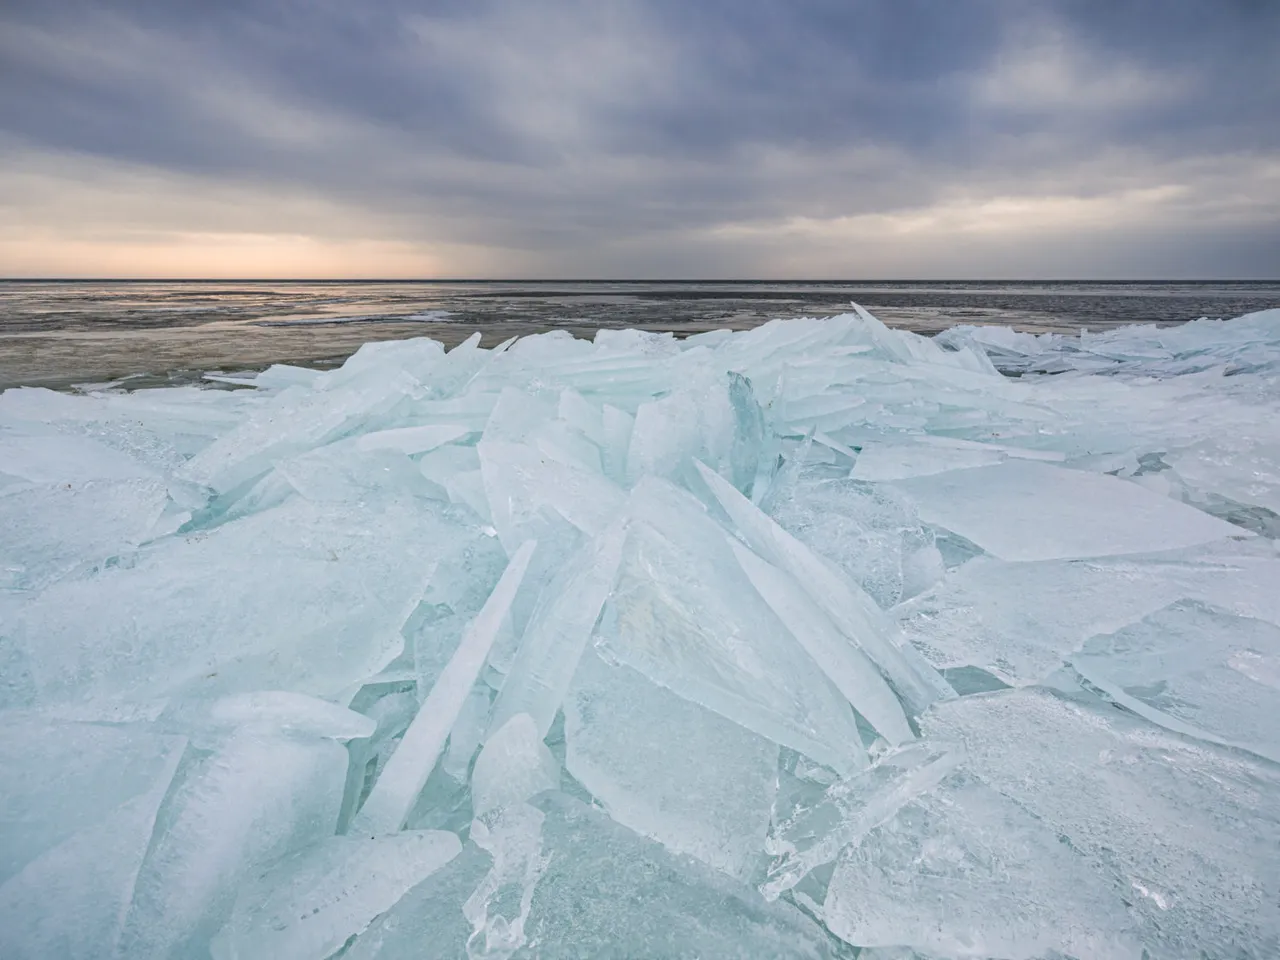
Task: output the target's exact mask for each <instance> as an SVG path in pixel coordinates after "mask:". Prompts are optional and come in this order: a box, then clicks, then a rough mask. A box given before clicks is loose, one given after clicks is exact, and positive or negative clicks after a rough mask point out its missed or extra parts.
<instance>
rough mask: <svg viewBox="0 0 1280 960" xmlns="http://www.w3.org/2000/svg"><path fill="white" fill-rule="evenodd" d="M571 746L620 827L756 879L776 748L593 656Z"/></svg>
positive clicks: (572, 718)
mask: <svg viewBox="0 0 1280 960" xmlns="http://www.w3.org/2000/svg"><path fill="white" fill-rule="evenodd" d="M565 739H566V742H567V749H566V754H565V763H566V767H567V769H568V771H569V773H571V774H572V775H573V776H574V777H575V778H576V779H577V780H578V782H579V783H581V784H582V785H583V786H584V787H586V788H587V790H589V791H590V792H591V793H592V795H593V796H595V798H596V799H597V800H598V801H599V802H600V803H601V804H602V805H603V806H604V808H605V810H606V811H608V813H609V815H610V816H611V817H612V818H613V819H614V820H616V821H618V823H621V824H622V825H623V826H626V827H630V828H631V829H632V830H634V831H635V832H636V833H639V834H641V835H642V836H646V837H650V838H652V839H654V840H657V841H659V842H660V843H662V844H663V845H664V846H666V847H667V848H668V849H670V850H672V851H674V852H676V853H685V854H688V855H690V856H692V857H695V858H697V859H698V860H701V861H702V862H703V863H706V864H709V865H710V866H712V867H715V868H716V869H717V870H721V871H723V872H725V873H727V874H729V875H730V876H735V877H738V878H740V879H744V880H746V879H749V878H750V876H751V874H752V873H753V871H754V870H755V868H756V865H757V862H758V861H759V860H760V858H761V857H762V855H763V853H764V838H765V832H766V830H767V829H768V826H769V817H770V812H771V807H772V803H773V795H774V791H775V790H776V788H777V777H778V746H777V744H775V743H772V742H770V741H768V740H765V739H763V738H762V737H759V736H757V735H755V734H753V733H751V732H750V731H748V730H746V729H744V728H743V727H740V726H738V725H737V724H736V723H733V722H731V721H729V720H726V719H724V718H723V717H720V716H718V715H717V714H715V713H712V712H711V711H710V710H707V709H705V708H703V707H700V706H698V705H697V704H695V703H690V702H689V701H687V700H684V699H682V698H681V697H678V696H676V695H675V694H674V693H672V692H671V691H670V690H664V689H663V688H662V687H659V686H657V685H656V684H654V683H653V682H651V681H650V680H648V679H646V678H645V677H643V676H641V675H640V674H639V673H637V672H636V671H634V670H631V669H630V668H628V667H625V666H620V665H619V666H610V665H608V664H606V663H605V662H604V661H602V660H601V659H600V658H599V657H598V656H596V655H595V654H594V653H588V654H587V655H586V656H584V657H583V660H582V662H581V664H580V665H579V667H578V672H577V675H576V677H575V678H574V685H573V690H572V693H571V695H570V697H569V700H568V702H567V703H566V704H565ZM486 749H488V748H487V747H486Z"/></svg>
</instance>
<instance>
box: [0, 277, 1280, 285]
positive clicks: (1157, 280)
mask: <svg viewBox="0 0 1280 960" xmlns="http://www.w3.org/2000/svg"><path fill="white" fill-rule="evenodd" d="M0 283H370V284H372V283H424V284H425V283H446V284H462V283H538V284H549V283H661V284H678V283H683V284H696V283H708V284H846V285H851V284H869V283H1099V284H1122V283H1151V284H1175V283H1280V277H1180V278H1169V277H1125V278H1121V279H1117V278H1101V277H864V278H855V279H845V278H832V277H827V278H809V279H801V278H794V277H791V278H787V277H764V278H761V277H695V278H678V277H640V278H635V277H631V278H627V277H102V276H59V277H13V276H9V277H4V276H0Z"/></svg>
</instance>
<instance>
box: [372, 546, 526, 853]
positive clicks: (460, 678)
mask: <svg viewBox="0 0 1280 960" xmlns="http://www.w3.org/2000/svg"><path fill="white" fill-rule="evenodd" d="M536 548H537V543H535V542H534V541H532V540H530V541H529V542H527V543H525V544H524V545H523V546H522V547H521V548H520V549H519V550H518V551H516V554H515V556H513V557H512V558H511V563H510V564H508V565H507V569H506V571H505V572H504V573H503V575H502V579H501V580H499V581H498V585H497V586H496V587H494V588H493V593H492V594H490V596H489V599H488V600H487V601H486V602H485V605H484V607H483V608H481V610H480V613H479V614H477V616H476V618H475V620H474V621H472V623H471V626H470V627H468V629H467V632H466V633H464V634H463V636H462V642H461V643H459V644H458V649H457V650H456V651H455V652H454V655H453V657H452V658H451V659H450V660H449V663H448V664H447V665H446V666H445V668H444V670H443V671H441V673H440V676H439V678H438V679H437V680H436V682H435V685H434V686H432V688H431V692H430V693H429V694H427V699H426V700H424V701H423V704H422V707H421V709H419V711H418V714H417V716H416V717H414V718H413V722H412V723H411V724H409V729H408V730H406V731H405V733H404V736H403V737H402V738H401V740H400V745H399V746H398V747H396V751H395V753H393V754H392V755H391V760H390V761H389V762H388V763H387V766H386V768H385V769H384V770H383V771H382V773H381V775H380V776H379V777H378V781H377V783H376V784H374V787H373V792H372V793H371V794H370V795H369V799H368V800H366V801H365V804H364V806H363V807H362V808H361V809H360V812H359V813H358V814H356V817H355V819H354V820H353V821H352V824H351V831H352V832H353V833H357V834H363V833H368V834H374V835H376V834H379V833H391V832H394V831H396V830H399V829H400V828H401V827H403V826H404V822H405V819H406V818H407V817H408V815H409V811H410V809H411V808H412V806H413V802H414V801H415V800H416V799H417V797H418V794H419V793H420V792H421V791H422V787H423V785H424V784H425V783H426V782H427V777H428V776H429V775H430V774H431V771H432V770H433V769H434V768H435V765H436V761H437V760H439V759H440V754H441V752H442V751H443V750H444V745H445V741H446V740H447V739H448V737H449V731H450V730H451V729H452V728H453V724H454V722H455V721H456V720H457V719H458V714H459V713H461V712H462V705H463V704H464V703H465V702H466V699H467V695H468V694H469V693H470V692H471V689H472V687H473V686H474V685H475V682H476V680H477V679H478V678H479V676H480V671H481V669H483V667H484V662H485V659H486V658H487V657H488V655H489V651H490V649H491V648H492V647H493V641H494V638H495V637H496V636H497V633H498V630H499V628H500V627H501V626H502V621H503V620H504V619H505V618H506V617H507V615H508V614H509V612H510V610H511V601H512V600H513V599H514V597H515V594H516V591H517V590H518V589H519V588H520V582H521V580H523V579H524V574H525V570H527V569H528V567H529V561H530V560H531V559H532V557H533V552H534V550H535V549H536Z"/></svg>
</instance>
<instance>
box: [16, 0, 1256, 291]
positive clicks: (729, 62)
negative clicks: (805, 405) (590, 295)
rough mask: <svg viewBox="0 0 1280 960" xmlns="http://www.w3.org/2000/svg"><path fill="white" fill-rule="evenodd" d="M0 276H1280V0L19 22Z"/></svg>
mask: <svg viewBox="0 0 1280 960" xmlns="http://www.w3.org/2000/svg"><path fill="white" fill-rule="evenodd" d="M0 276H7V277H54V276H92V277H217V278H222V277H243V278H249V277H277V278H278V277H299V278H319V277H335V278H355V277H370V278H375V277H397V278H415V277H421V278H443V277H491V278H497V277H509V278H570V277H572V278H717V277H719V278H762V279H765V278H767V279H775V278H776V279H787V278H794V279H818V278H831V279H851V280H857V279H877V278H878V279H886V278H947V279H965V278H974V279H982V278H987V279H994V278H1001V279H1013V278H1045V279H1049V278H1093V279H1108V278H1111V279H1123V278H1150V279H1185V278H1224V279H1226V278H1276V277H1278V276H1280V0H1079V2H1068V0H929V2H926V0H649V2H646V0H616V2H615V0H495V2H488V0H452V2H429V0H360V2H352V0H88V2H81V0H57V2H50V0H2V2H0Z"/></svg>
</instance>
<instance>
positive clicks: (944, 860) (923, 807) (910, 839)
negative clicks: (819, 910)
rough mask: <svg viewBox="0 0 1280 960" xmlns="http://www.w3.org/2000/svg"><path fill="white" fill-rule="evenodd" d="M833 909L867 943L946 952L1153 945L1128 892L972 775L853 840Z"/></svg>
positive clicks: (829, 900) (1020, 955) (1109, 953)
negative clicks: (1143, 934)
mask: <svg viewBox="0 0 1280 960" xmlns="http://www.w3.org/2000/svg"><path fill="white" fill-rule="evenodd" d="M823 917H824V919H825V920H826V923H827V926H828V927H830V928H831V930H832V932H834V933H835V934H837V935H838V936H840V937H842V938H844V939H845V940H847V941H849V942H850V943H853V944H857V945H859V946H864V947H880V946H909V947H915V948H918V949H920V950H924V951H927V952H928V953H931V954H932V953H937V954H938V955H940V956H947V957H1002V958H1004V957H1007V958H1010V960H1032V958H1039V957H1043V956H1045V955H1046V954H1048V953H1049V951H1052V950H1057V951H1061V952H1062V953H1064V954H1067V955H1068V956H1076V957H1097V958H1099V960H1103V958H1107V960H1111V958H1114V960H1140V958H1141V957H1142V955H1143V953H1142V949H1141V947H1140V946H1139V945H1138V941H1137V938H1136V936H1135V931H1134V930H1133V923H1132V921H1131V920H1130V919H1129V917H1128V915H1127V911H1126V909H1125V898H1124V895H1123V891H1122V890H1121V889H1119V888H1118V886H1117V885H1116V884H1114V883H1111V882H1108V878H1107V877H1105V876H1100V875H1098V874H1096V873H1094V872H1093V871H1092V870H1091V869H1090V867H1089V864H1088V863H1087V862H1086V861H1085V860H1084V859H1083V858H1081V857H1080V856H1079V855H1078V854H1076V853H1075V852H1074V851H1073V850H1072V848H1071V847H1070V846H1069V845H1068V844H1064V843H1063V842H1062V841H1061V840H1060V839H1059V838H1058V836H1057V835H1056V834H1055V833H1054V832H1053V831H1052V830H1051V829H1048V828H1046V827H1045V826H1044V825H1043V824H1041V823H1040V822H1038V821H1037V820H1036V819H1035V818H1034V817H1032V816H1031V815H1029V814H1028V813H1027V812H1026V811H1025V810H1023V809H1022V808H1020V807H1019V806H1018V805H1017V804H1016V803H1014V802H1012V801H1011V800H1009V799H1008V798H1006V797H1004V796H1003V795H1001V794H1000V793H998V792H996V791H995V790H992V789H991V788H990V787H988V786H986V785H985V784H983V783H981V782H980V781H977V780H974V779H972V778H966V777H952V778H950V779H949V780H947V781H946V782H945V783H943V784H942V785H941V786H939V787H937V788H936V789H934V790H932V791H930V792H928V793H925V794H923V795H921V796H919V797H916V798H915V799H913V800H912V801H911V803H909V804H907V805H905V806H904V807H903V808H901V809H900V810H897V811H895V815H894V816H893V817H891V818H888V819H886V821H885V822H883V823H881V824H878V825H876V827H875V828H874V829H872V830H870V831H868V833H867V835H866V836H865V837H860V838H859V840H858V842H857V843H854V844H853V845H852V846H851V847H850V848H849V849H848V850H846V851H845V853H844V854H843V855H842V856H841V858H840V861H839V863H838V864H837V865H836V869H835V873H834V874H833V875H832V877H831V883H830V887H829V889H828V891H827V896H826V902H825V903H824V904H823Z"/></svg>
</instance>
